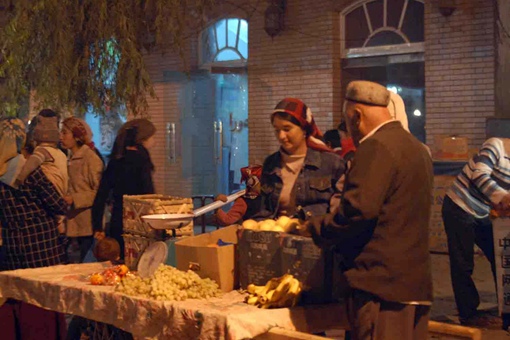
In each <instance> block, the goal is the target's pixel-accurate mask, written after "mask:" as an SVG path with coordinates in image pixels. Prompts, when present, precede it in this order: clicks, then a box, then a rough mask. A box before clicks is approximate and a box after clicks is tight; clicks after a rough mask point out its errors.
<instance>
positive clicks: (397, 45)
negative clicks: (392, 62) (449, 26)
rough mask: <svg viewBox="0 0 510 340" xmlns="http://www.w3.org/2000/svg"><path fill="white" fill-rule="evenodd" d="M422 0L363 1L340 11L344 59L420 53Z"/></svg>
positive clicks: (422, 25) (421, 41) (421, 49)
mask: <svg viewBox="0 0 510 340" xmlns="http://www.w3.org/2000/svg"><path fill="white" fill-rule="evenodd" d="M423 18H424V5H423V0H364V1H358V2H356V3H354V4H353V5H351V6H349V7H348V8H346V9H345V10H344V11H343V12H342V16H341V29H342V32H341V33H342V38H343V39H342V42H343V43H342V52H343V56H344V57H346V58H349V57H358V56H364V55H372V56H373V55H381V54H395V52H397V53H413V52H423V51H424V46H423V41H424V24H423Z"/></svg>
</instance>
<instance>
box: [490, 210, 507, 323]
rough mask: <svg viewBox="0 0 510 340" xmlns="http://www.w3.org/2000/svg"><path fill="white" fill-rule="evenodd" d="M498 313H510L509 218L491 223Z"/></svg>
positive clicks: (497, 219)
mask: <svg viewBox="0 0 510 340" xmlns="http://www.w3.org/2000/svg"><path fill="white" fill-rule="evenodd" d="M492 230H493V232H494V255H495V258H496V286H497V290H496V291H497V295H498V309H499V313H500V314H501V313H505V314H508V313H510V218H509V217H498V218H496V219H494V220H493V221H492Z"/></svg>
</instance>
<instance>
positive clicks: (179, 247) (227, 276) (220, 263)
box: [175, 225, 238, 292]
mask: <svg viewBox="0 0 510 340" xmlns="http://www.w3.org/2000/svg"><path fill="white" fill-rule="evenodd" d="M237 228H238V226H237V225H233V226H230V227H225V228H221V229H219V230H216V231H213V232H212V233H207V234H201V235H198V236H192V237H186V238H184V239H183V240H181V241H178V242H176V243H175V255H176V258H177V269H179V270H184V271H187V270H188V269H191V270H193V271H195V272H196V273H197V274H198V275H200V277H202V278H210V279H213V280H214V281H216V282H217V283H218V285H219V286H220V288H221V290H223V291H224V292H230V291H232V290H233V289H236V288H237V275H236V260H235V251H236V249H235V244H237V235H236V231H237ZM220 239H221V240H222V241H223V242H228V243H232V244H230V245H225V246H214V245H215V244H217V242H218V240H220Z"/></svg>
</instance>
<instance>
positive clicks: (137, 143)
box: [92, 118, 156, 258]
mask: <svg viewBox="0 0 510 340" xmlns="http://www.w3.org/2000/svg"><path fill="white" fill-rule="evenodd" d="M155 133H156V127H155V126H154V124H152V123H151V122H150V121H149V120H148V119H145V118H138V119H133V120H130V121H128V122H126V123H125V124H124V125H123V126H122V127H121V128H120V130H119V132H118V133H117V137H116V139H115V143H114V146H113V150H112V155H111V157H110V162H109V163H108V166H107V167H106V170H105V172H104V174H103V177H102V178H101V183H100V185H99V190H98V192H97V195H96V199H95V201H94V206H93V208H92V224H93V227H94V231H95V232H97V233H104V229H103V215H104V208H105V204H106V202H107V200H108V198H109V197H111V198H112V200H113V209H112V216H111V220H110V230H109V234H110V236H111V237H113V238H114V239H116V240H117V242H119V244H120V246H121V257H122V258H124V239H123V238H122V234H123V229H124V228H123V223H122V210H123V201H122V197H123V196H124V195H144V194H153V193H154V184H153V182H152V173H153V171H154V165H153V164H152V161H151V157H150V154H149V149H150V148H152V146H153V145H154V134H155Z"/></svg>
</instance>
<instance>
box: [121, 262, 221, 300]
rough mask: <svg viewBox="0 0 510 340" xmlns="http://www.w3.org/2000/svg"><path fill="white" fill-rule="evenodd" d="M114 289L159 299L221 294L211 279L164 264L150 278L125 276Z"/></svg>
mask: <svg viewBox="0 0 510 340" xmlns="http://www.w3.org/2000/svg"><path fill="white" fill-rule="evenodd" d="M116 290H117V291H118V292H121V293H124V294H127V295H133V296H142V297H145V298H149V299H155V300H159V301H165V300H167V301H183V300H186V299H208V298H211V297H215V296H219V295H220V294H221V290H219V288H218V284H217V283H216V282H214V281H213V280H211V279H202V278H200V276H198V275H197V273H195V272H193V271H191V270H188V271H187V272H183V271H181V270H178V269H176V268H174V267H171V266H166V265H164V264H161V265H160V266H159V267H158V269H157V270H156V272H155V273H154V275H153V276H152V277H151V278H141V277H139V276H129V277H125V278H124V279H122V281H121V283H120V284H119V285H117V288H116Z"/></svg>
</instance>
